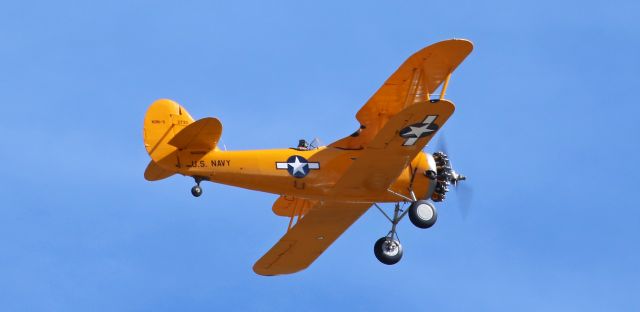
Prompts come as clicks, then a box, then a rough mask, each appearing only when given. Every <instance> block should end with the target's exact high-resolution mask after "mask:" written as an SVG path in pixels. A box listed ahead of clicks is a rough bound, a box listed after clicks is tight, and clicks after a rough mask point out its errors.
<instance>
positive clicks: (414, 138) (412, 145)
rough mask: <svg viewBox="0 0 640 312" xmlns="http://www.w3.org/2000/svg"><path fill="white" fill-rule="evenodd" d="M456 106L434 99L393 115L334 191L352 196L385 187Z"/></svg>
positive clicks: (407, 163)
mask: <svg viewBox="0 0 640 312" xmlns="http://www.w3.org/2000/svg"><path fill="white" fill-rule="evenodd" d="M454 110H455V106H454V105H453V103H451V102H450V101H448V100H434V101H430V102H426V103H416V104H413V105H411V106H409V107H407V108H405V109H404V110H403V111H401V112H399V113H398V114H396V115H394V116H393V117H392V118H390V119H389V121H388V122H387V123H386V124H385V126H384V127H383V128H382V129H380V131H378V132H377V134H376V136H375V137H374V138H372V140H371V141H370V142H369V144H368V145H367V146H366V147H365V148H364V150H363V151H362V152H360V153H359V156H358V158H357V159H355V160H354V162H353V164H351V166H349V168H348V169H347V170H346V171H345V172H344V173H343V176H342V178H340V180H338V182H337V183H336V185H335V186H334V187H333V189H332V192H333V194H334V195H349V196H351V197H353V196H357V195H358V194H362V193H363V190H365V191H369V192H371V191H386V189H387V188H388V187H389V185H391V184H392V183H393V181H395V180H396V179H397V178H398V176H399V175H400V174H401V173H402V170H403V169H404V168H405V167H407V166H408V165H409V163H410V162H411V160H413V159H414V158H415V157H416V155H417V154H418V153H419V152H420V151H421V150H422V149H423V148H424V146H425V145H427V143H428V142H429V141H430V140H431V138H433V136H434V134H435V133H436V132H437V131H438V130H439V129H440V128H441V127H442V126H443V125H444V123H445V122H446V121H447V120H448V119H449V117H450V116H451V115H452V114H453V112H454Z"/></svg>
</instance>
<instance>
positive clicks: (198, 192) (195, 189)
mask: <svg viewBox="0 0 640 312" xmlns="http://www.w3.org/2000/svg"><path fill="white" fill-rule="evenodd" d="M191 195H193V196H194V197H200V195H202V188H201V187H200V185H195V186H193V187H192V188H191Z"/></svg>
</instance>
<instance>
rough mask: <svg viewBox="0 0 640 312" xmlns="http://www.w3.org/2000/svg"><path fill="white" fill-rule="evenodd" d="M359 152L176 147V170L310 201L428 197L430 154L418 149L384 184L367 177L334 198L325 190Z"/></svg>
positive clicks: (395, 199) (211, 179)
mask: <svg viewBox="0 0 640 312" xmlns="http://www.w3.org/2000/svg"><path fill="white" fill-rule="evenodd" d="M361 153H362V150H345V149H339V148H334V147H320V148H317V149H311V150H301V149H295V148H288V149H270V150H248V151H221V150H214V151H211V152H209V153H207V154H205V155H204V156H203V155H193V154H191V152H189V151H181V152H179V159H180V161H179V165H180V166H179V168H178V172H179V173H181V174H183V175H187V176H194V177H199V178H202V179H204V180H209V181H212V182H216V183H222V184H226V185H232V186H237V187H241V188H246V189H250V190H256V191H262V192H267V193H273V194H279V195H289V196H295V197H299V198H307V199H316V200H339V201H353V202H398V201H405V200H406V199H407V198H411V197H412V195H411V192H410V189H411V187H410V186H412V189H413V190H414V193H415V196H416V197H417V198H423V199H424V198H429V196H431V193H432V192H433V189H434V187H435V185H434V182H433V181H432V180H430V179H429V178H427V176H426V175H425V172H426V171H427V170H433V171H436V168H435V162H434V161H433V158H432V157H431V155H430V154H427V153H424V152H420V153H419V154H418V155H417V156H416V157H415V158H414V159H413V160H412V161H411V162H410V163H409V164H407V166H406V167H405V168H404V169H403V170H402V172H400V173H399V175H398V177H397V178H396V179H395V182H393V183H392V184H391V185H390V186H387V185H385V186H381V185H380V184H377V183H375V181H371V183H365V184H364V185H362V186H361V188H360V189H358V190H354V192H352V193H350V194H342V195H339V198H336V195H334V194H332V193H331V189H332V187H333V186H334V185H335V184H336V183H337V182H338V181H339V179H340V178H341V177H342V176H343V174H344V173H345V172H346V171H347V169H348V168H349V167H350V165H351V164H352V162H353V161H354V160H356V159H358V157H359V156H360V154H361ZM412 177H413V178H412ZM394 193H395V194H394Z"/></svg>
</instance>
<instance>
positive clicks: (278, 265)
mask: <svg viewBox="0 0 640 312" xmlns="http://www.w3.org/2000/svg"><path fill="white" fill-rule="evenodd" d="M370 206H371V204H370V203H344V202H317V203H316V204H315V205H314V206H313V208H311V210H310V211H309V212H308V213H307V214H305V215H304V217H303V218H302V219H300V221H299V222H298V223H297V224H296V225H295V226H294V227H293V228H291V229H290V230H289V231H288V232H287V234H285V235H284V236H283V237H282V238H281V239H280V240H279V241H278V242H277V243H276V244H275V245H274V246H273V247H272V248H271V249H270V250H269V251H268V252H267V253H266V254H265V255H264V256H262V258H260V260H258V262H256V264H255V265H254V266H253V271H255V272H256V273H258V274H260V275H278V274H290V273H295V272H298V271H300V270H303V269H305V268H307V267H308V266H309V265H311V263H313V261H315V260H316V258H318V257H319V256H320V255H321V254H322V252H324V251H325V249H327V248H329V246H330V245H331V244H332V243H333V242H334V241H335V240H336V239H337V238H338V237H339V236H340V235H341V234H342V233H343V232H344V231H345V230H346V229H347V228H349V226H351V224H353V222H355V221H356V220H358V218H360V216H361V215H362V214H363V213H364V212H365V211H367V209H369V207H370Z"/></svg>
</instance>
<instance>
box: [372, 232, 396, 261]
mask: <svg viewBox="0 0 640 312" xmlns="http://www.w3.org/2000/svg"><path fill="white" fill-rule="evenodd" d="M373 253H374V254H375V255H376V258H378V260H380V262H382V263H384V264H386V265H392V264H396V263H398V261H400V259H402V245H400V242H399V241H398V240H395V239H393V238H391V237H388V236H385V237H383V238H381V239H379V240H378V241H376V244H375V245H373Z"/></svg>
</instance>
